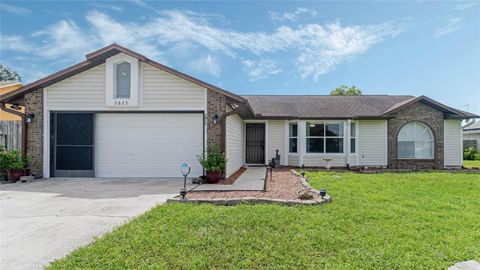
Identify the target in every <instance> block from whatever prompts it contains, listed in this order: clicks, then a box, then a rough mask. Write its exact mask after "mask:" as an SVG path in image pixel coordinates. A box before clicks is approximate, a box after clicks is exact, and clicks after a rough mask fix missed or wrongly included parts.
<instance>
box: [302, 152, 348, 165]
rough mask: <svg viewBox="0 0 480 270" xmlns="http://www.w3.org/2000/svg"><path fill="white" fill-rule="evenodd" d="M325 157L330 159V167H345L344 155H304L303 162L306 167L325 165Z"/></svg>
mask: <svg viewBox="0 0 480 270" xmlns="http://www.w3.org/2000/svg"><path fill="white" fill-rule="evenodd" d="M325 159H331V160H330V166H332V167H345V166H347V158H346V155H343V154H341V155H335V154H334V155H329V154H315V155H305V156H304V157H303V164H304V165H305V166H306V167H324V166H326V165H327V164H326V161H325Z"/></svg>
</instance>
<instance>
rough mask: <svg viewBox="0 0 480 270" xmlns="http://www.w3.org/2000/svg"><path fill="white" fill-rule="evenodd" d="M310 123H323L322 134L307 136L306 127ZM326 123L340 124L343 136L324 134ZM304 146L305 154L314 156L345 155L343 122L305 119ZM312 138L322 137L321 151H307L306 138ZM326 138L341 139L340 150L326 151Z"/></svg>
mask: <svg viewBox="0 0 480 270" xmlns="http://www.w3.org/2000/svg"><path fill="white" fill-rule="evenodd" d="M310 123H313V124H323V125H324V128H323V136H307V128H308V125H309V124H310ZM327 124H338V125H341V126H342V128H341V129H342V133H343V136H326V132H327V128H326V125H327ZM304 127H305V133H304V134H305V146H304V151H305V155H310V156H315V155H322V156H323V155H332V156H334V155H345V154H346V153H345V148H346V147H345V137H346V134H345V122H344V121H321V120H307V121H305V126H304ZM312 138H318V139H323V152H318V153H316V152H314V153H312V152H307V140H308V139H312ZM327 139H342V141H343V147H342V152H338V153H327Z"/></svg>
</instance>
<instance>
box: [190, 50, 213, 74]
mask: <svg viewBox="0 0 480 270" xmlns="http://www.w3.org/2000/svg"><path fill="white" fill-rule="evenodd" d="M189 66H190V68H191V69H193V70H195V71H197V72H201V73H208V74H210V75H213V76H215V77H219V76H220V65H219V63H218V60H217V59H216V58H215V57H214V56H212V55H210V54H208V55H206V56H203V57H200V58H198V59H196V60H194V61H192V62H190V64H189Z"/></svg>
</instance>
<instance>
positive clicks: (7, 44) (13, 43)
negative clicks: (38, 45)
mask: <svg viewBox="0 0 480 270" xmlns="http://www.w3.org/2000/svg"><path fill="white" fill-rule="evenodd" d="M0 50H9V51H16V52H28V51H31V50H33V47H32V46H30V44H28V43H27V42H26V41H25V40H24V39H23V37H22V36H16V35H13V36H9V35H1V34H0Z"/></svg>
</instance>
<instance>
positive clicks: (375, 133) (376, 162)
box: [357, 120, 387, 166]
mask: <svg viewBox="0 0 480 270" xmlns="http://www.w3.org/2000/svg"><path fill="white" fill-rule="evenodd" d="M357 124H358V125H359V126H358V131H359V132H358V134H357V140H358V155H359V157H358V163H359V165H370V166H386V165H387V121H386V120H361V121H358V122H357Z"/></svg>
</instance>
